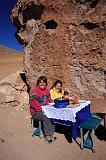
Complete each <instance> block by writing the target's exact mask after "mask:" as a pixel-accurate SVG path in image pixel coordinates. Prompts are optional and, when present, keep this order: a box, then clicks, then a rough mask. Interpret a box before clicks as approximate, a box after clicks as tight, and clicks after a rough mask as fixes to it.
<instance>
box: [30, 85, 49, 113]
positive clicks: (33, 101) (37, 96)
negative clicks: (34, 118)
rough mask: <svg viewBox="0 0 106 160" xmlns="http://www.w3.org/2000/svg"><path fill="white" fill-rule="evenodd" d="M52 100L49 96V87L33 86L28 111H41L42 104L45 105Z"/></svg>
mask: <svg viewBox="0 0 106 160" xmlns="http://www.w3.org/2000/svg"><path fill="white" fill-rule="evenodd" d="M50 102H52V100H51V97H50V89H49V88H48V87H46V88H45V89H41V88H40V87H39V86H36V87H34V89H32V91H31V92H30V97H29V103H30V113H31V114H32V113H34V112H38V111H42V107H41V106H43V105H47V104H48V103H50Z"/></svg>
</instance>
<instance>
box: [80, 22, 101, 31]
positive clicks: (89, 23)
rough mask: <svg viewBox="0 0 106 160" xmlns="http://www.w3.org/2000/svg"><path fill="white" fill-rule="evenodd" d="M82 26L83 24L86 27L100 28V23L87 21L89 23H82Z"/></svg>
mask: <svg viewBox="0 0 106 160" xmlns="http://www.w3.org/2000/svg"><path fill="white" fill-rule="evenodd" d="M80 26H83V27H84V28H85V29H89V30H92V29H95V28H99V25H98V24H96V23H91V22H87V23H81V24H80Z"/></svg>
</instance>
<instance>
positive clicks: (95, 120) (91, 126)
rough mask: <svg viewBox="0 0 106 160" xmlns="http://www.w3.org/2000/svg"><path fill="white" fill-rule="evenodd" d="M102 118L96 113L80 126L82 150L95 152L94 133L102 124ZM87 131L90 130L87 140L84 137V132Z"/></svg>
mask: <svg viewBox="0 0 106 160" xmlns="http://www.w3.org/2000/svg"><path fill="white" fill-rule="evenodd" d="M101 121H102V118H100V117H99V116H98V115H96V114H95V113H94V114H92V116H91V117H90V118H89V119H88V120H87V121H85V122H82V123H81V124H80V125H79V128H80V135H81V149H83V148H89V149H91V150H92V152H95V149H94V133H95V130H96V128H97V127H98V126H99V124H100V123H101ZM84 129H87V130H88V136H87V138H86V139H84V135H83V130H84Z"/></svg>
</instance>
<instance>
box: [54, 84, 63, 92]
mask: <svg viewBox="0 0 106 160" xmlns="http://www.w3.org/2000/svg"><path fill="white" fill-rule="evenodd" d="M55 88H56V90H57V91H58V92H60V90H61V89H62V86H61V84H60V83H57V84H56V86H55Z"/></svg>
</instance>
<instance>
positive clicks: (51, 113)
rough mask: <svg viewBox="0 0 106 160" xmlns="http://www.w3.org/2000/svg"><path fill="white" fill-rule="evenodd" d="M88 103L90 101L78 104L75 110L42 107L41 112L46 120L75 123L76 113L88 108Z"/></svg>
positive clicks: (49, 106)
mask: <svg viewBox="0 0 106 160" xmlns="http://www.w3.org/2000/svg"><path fill="white" fill-rule="evenodd" d="M90 103H91V102H90V101H85V102H84V103H80V104H79V106H78V107H75V108H69V107H66V108H55V107H54V106H52V105H45V106H42V111H43V112H44V114H45V115H46V116H47V117H48V118H53V119H60V120H69V121H72V122H76V113H77V112H78V111H80V110H81V109H83V108H85V107H86V106H88V105H89V104H90Z"/></svg>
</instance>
